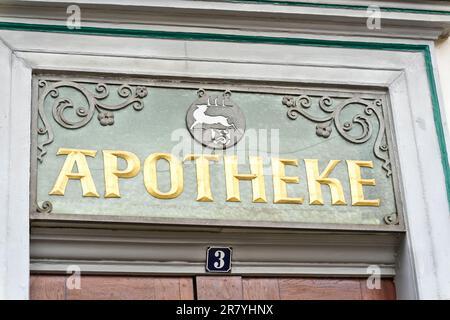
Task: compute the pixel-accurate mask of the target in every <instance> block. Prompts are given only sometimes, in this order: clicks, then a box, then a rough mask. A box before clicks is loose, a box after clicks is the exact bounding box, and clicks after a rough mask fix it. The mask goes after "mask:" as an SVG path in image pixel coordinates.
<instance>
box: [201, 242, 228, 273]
mask: <svg viewBox="0 0 450 320" xmlns="http://www.w3.org/2000/svg"><path fill="white" fill-rule="evenodd" d="M232 252H233V250H232V249H231V248H230V247H208V250H207V251H206V271H207V272H230V271H231V254H232Z"/></svg>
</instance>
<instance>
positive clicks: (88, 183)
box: [49, 148, 99, 197]
mask: <svg viewBox="0 0 450 320" xmlns="http://www.w3.org/2000/svg"><path fill="white" fill-rule="evenodd" d="M96 153H97V151H95V150H81V149H67V148H60V149H59V150H58V152H57V153H56V154H57V155H67V157H66V161H65V162H64V165H63V167H62V169H61V172H60V173H59V176H58V178H57V179H56V182H55V185H54V186H53V189H52V191H50V192H49V194H50V195H54V196H63V195H64V193H65V191H66V186H67V183H68V182H69V180H70V179H72V180H80V182H81V189H82V191H83V197H99V194H98V193H97V190H96V189H95V184H94V180H93V179H92V175H91V171H90V170H89V166H88V164H87V161H86V156H88V157H95V155H96ZM75 164H76V165H77V168H78V172H72V170H73V167H74V165H75Z"/></svg>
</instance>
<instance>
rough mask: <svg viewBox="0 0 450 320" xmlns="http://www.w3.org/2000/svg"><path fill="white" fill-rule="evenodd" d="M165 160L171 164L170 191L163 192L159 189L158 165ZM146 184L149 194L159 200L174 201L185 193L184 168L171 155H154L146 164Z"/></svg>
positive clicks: (146, 160)
mask: <svg viewBox="0 0 450 320" xmlns="http://www.w3.org/2000/svg"><path fill="white" fill-rule="evenodd" d="M160 159H163V160H166V161H167V162H168V163H169V171H170V190H169V191H167V192H162V191H160V190H159V188H158V178H157V175H156V163H157V162H158V160H160ZM144 184H145V188H146V189H147V191H148V193H150V194H151V195H152V196H154V197H155V198H158V199H174V198H176V197H178V196H179V195H180V194H181V193H182V192H183V166H182V165H181V162H180V161H179V160H178V159H177V158H176V157H174V156H173V155H171V154H169V153H153V154H151V155H149V156H148V157H147V159H145V162H144Z"/></svg>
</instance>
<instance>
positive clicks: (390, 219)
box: [383, 212, 399, 226]
mask: <svg viewBox="0 0 450 320" xmlns="http://www.w3.org/2000/svg"><path fill="white" fill-rule="evenodd" d="M383 220H384V223H386V224H388V225H391V226H393V225H397V224H398V223H399V221H398V215H397V213H395V212H393V213H390V214H387V215H385V216H384V218H383Z"/></svg>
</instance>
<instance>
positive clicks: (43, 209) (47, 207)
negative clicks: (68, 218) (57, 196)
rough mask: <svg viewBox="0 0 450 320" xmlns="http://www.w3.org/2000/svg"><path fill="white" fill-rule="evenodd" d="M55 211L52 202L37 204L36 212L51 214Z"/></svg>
mask: <svg viewBox="0 0 450 320" xmlns="http://www.w3.org/2000/svg"><path fill="white" fill-rule="evenodd" d="M52 210H53V205H52V203H51V202H50V201H44V202H42V204H41V205H39V204H36V211H37V212H39V213H50V212H52Z"/></svg>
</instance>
